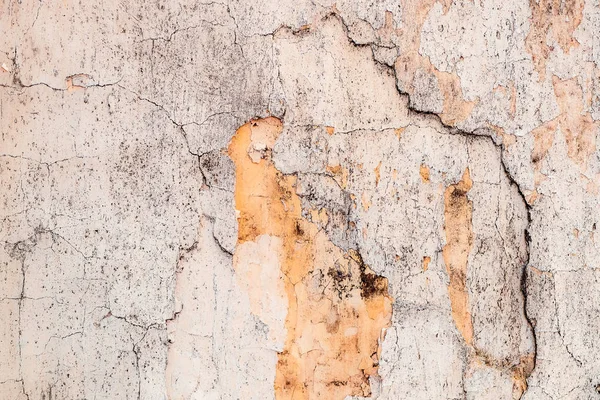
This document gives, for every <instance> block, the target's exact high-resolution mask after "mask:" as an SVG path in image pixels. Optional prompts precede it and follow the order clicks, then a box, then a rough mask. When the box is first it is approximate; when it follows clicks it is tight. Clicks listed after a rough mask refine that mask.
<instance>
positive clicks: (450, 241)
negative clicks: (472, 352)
mask: <svg viewBox="0 0 600 400" xmlns="http://www.w3.org/2000/svg"><path fill="white" fill-rule="evenodd" d="M472 185H473V181H472V180H471V177H470V175H469V169H468V168H467V169H466V170H465V173H464V174H463V177H462V179H461V181H460V182H458V183H457V184H455V185H450V186H448V188H447V189H446V191H445V192H444V230H445V232H446V245H445V246H444V249H443V256H444V263H445V264H446V271H447V272H448V276H449V277H450V283H449V285H448V295H449V296H450V304H451V307H452V318H454V322H455V324H456V327H457V328H458V330H459V331H460V333H461V334H462V336H463V338H464V339H465V342H467V344H472V342H473V322H472V320H471V312H470V306H469V294H468V290H467V264H468V258H469V253H470V251H471V248H472V247H473V230H472V221H471V219H472V213H473V203H472V202H471V201H470V200H469V199H468V197H467V193H468V192H469V190H471V187H472Z"/></svg>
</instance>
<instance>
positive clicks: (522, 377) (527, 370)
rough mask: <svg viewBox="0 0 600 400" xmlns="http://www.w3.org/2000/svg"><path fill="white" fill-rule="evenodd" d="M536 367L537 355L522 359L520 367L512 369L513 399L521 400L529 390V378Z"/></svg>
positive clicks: (529, 355)
mask: <svg viewBox="0 0 600 400" xmlns="http://www.w3.org/2000/svg"><path fill="white" fill-rule="evenodd" d="M534 367H535V354H528V355H526V356H523V357H521V361H520V362H519V364H518V365H516V366H514V367H513V368H512V379H513V399H520V398H521V397H522V396H523V393H525V391H526V390H527V378H528V377H529V376H530V375H531V373H532V372H533V368H534Z"/></svg>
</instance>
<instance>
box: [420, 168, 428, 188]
mask: <svg viewBox="0 0 600 400" xmlns="http://www.w3.org/2000/svg"><path fill="white" fill-rule="evenodd" d="M419 175H421V180H422V181H423V183H429V167H428V166H427V165H425V164H421V167H420V168H419Z"/></svg>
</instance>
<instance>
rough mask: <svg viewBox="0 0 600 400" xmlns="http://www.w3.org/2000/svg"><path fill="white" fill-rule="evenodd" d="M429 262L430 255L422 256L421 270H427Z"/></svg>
mask: <svg viewBox="0 0 600 400" xmlns="http://www.w3.org/2000/svg"><path fill="white" fill-rule="evenodd" d="M430 262H431V257H429V256H425V257H423V271H427V270H428V269H429V263H430Z"/></svg>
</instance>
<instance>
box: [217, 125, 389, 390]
mask: <svg viewBox="0 0 600 400" xmlns="http://www.w3.org/2000/svg"><path fill="white" fill-rule="evenodd" d="M281 130H282V125H281V122H280V121H279V120H277V119H275V118H267V119H263V120H256V121H252V122H250V123H248V124H246V125H244V126H242V127H241V128H240V129H238V131H237V132H236V135H235V136H234V138H233V139H232V140H231V143H230V146H229V155H230V157H231V158H232V159H233V161H234V163H235V165H236V185H235V202H236V209H237V210H238V212H239V218H238V222H239V230H238V246H237V248H236V254H235V255H234V266H235V267H236V273H237V270H238V265H239V263H241V262H243V260H240V259H239V257H237V258H236V256H237V254H238V249H239V248H240V247H241V246H242V245H244V244H245V243H248V242H249V241H251V242H258V241H259V240H261V238H264V237H269V238H271V240H272V241H275V242H277V243H281V244H280V247H276V246H275V247H272V248H269V249H268V250H269V251H271V252H273V251H277V253H276V254H271V255H272V256H275V257H276V258H277V259H278V260H279V264H278V265H279V267H280V269H281V274H282V276H283V277H284V279H283V280H284V283H283V286H284V291H285V294H286V296H287V302H288V305H289V309H288V312H287V316H286V319H285V329H286V338H285V344H284V348H283V351H282V352H281V353H279V357H278V364H277V372H276V377H275V396H276V398H277V399H316V398H318V399H343V398H344V397H346V396H369V395H370V386H369V380H368V378H369V376H372V375H376V374H377V369H378V359H379V358H378V357H379V351H380V349H379V342H380V340H381V339H382V335H383V331H384V329H385V327H387V326H389V324H390V319H391V303H392V300H391V298H390V297H389V296H388V294H387V279H385V278H383V277H381V276H378V275H376V274H374V273H373V272H372V271H371V270H370V269H369V268H368V267H367V266H366V265H364V263H363V262H362V260H361V258H360V255H358V253H356V252H349V253H346V252H344V251H342V250H341V249H339V248H338V247H336V246H335V245H334V244H333V243H331V241H330V240H329V239H328V237H327V235H326V234H325V233H324V232H323V231H322V230H320V229H319V227H318V226H317V224H315V223H313V222H309V221H307V220H306V219H304V218H303V217H302V213H301V211H302V210H301V205H300V199H299V197H298V195H297V194H296V192H295V178H294V177H292V176H286V175H283V174H281V173H280V172H279V171H278V170H277V169H276V168H275V166H274V165H273V163H272V161H271V159H270V149H271V148H272V146H273V144H274V141H275V139H276V138H277V135H279V133H280V132H281ZM265 133H266V134H265ZM255 137H257V138H258V137H261V138H262V140H264V142H263V143H262V144H265V151H264V153H263V157H262V158H260V159H259V160H257V161H253V160H252V159H251V158H250V157H249V155H248V150H249V149H252V148H253V143H252V142H253V140H254V139H255ZM265 138H266V139H265ZM319 214H320V213H319ZM316 217H317V218H320V215H316ZM257 283H258V282H255V284H257ZM257 286H258V285H257ZM249 287H250V288H252V287H253V286H252V285H250V286H249ZM251 290H252V289H251ZM250 297H251V296H250Z"/></svg>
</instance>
